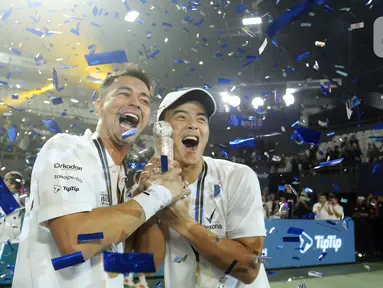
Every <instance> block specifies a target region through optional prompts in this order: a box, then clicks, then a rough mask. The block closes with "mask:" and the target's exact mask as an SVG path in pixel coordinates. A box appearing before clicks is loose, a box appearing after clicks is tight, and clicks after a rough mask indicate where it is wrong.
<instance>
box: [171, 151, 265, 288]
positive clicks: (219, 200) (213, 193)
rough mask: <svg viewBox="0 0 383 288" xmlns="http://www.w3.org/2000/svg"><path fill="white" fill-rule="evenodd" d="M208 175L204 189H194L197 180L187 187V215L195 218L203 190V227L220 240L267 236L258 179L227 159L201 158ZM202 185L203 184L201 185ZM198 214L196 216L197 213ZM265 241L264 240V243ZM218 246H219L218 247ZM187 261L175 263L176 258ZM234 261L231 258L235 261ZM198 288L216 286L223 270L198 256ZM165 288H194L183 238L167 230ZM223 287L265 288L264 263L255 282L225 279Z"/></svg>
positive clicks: (192, 260) (193, 270)
mask: <svg viewBox="0 0 383 288" xmlns="http://www.w3.org/2000/svg"><path fill="white" fill-rule="evenodd" d="M204 160H205V162H206V164H207V173H206V178H205V181H204V185H203V189H197V181H196V182H195V183H192V184H190V185H189V189H190V190H191V195H190V208H189V213H190V215H191V216H192V217H194V218H195V217H196V213H195V212H196V209H195V207H196V204H195V200H196V197H197V190H198V193H201V190H203V198H202V199H203V212H202V225H204V226H205V227H206V228H207V229H209V230H210V231H211V232H213V233H215V234H217V235H218V236H219V238H221V239H237V238H242V237H254V236H266V230H265V222H264V217H263V207H262V199H261V190H260V187H259V181H258V178H257V176H256V174H255V172H254V171H253V170H251V168H249V167H248V166H245V165H242V164H236V163H233V162H229V161H226V160H218V159H212V158H210V157H204ZM201 185H202V184H201ZM197 214H198V213H197ZM266 241H267V240H266ZM217 245H219V244H217ZM185 255H187V257H186V260H185V261H184V262H181V263H176V262H174V261H173V260H174V259H175V258H176V257H180V258H184V257H185ZM234 260H235V259H233V261H234ZM200 269H201V281H200V283H201V285H200V287H206V288H212V287H218V283H219V279H220V278H221V277H222V276H224V275H225V274H224V271H222V270H220V269H218V268H216V267H215V266H213V265H212V264H210V263H209V262H208V261H206V260H205V259H203V258H202V256H200ZM165 285H166V287H170V288H178V287H182V288H195V287H197V284H196V257H195V254H194V253H193V250H192V248H191V246H190V244H189V241H187V240H186V239H185V238H182V237H180V235H179V234H178V233H177V232H176V231H174V230H173V229H170V231H169V240H168V241H167V243H166V258H165ZM224 287H225V288H234V287H235V288H245V287H247V288H250V287H251V288H268V287H270V286H269V282H268V279H267V275H266V272H265V268H264V266H263V264H262V265H261V268H260V270H259V274H258V277H257V279H256V280H255V281H254V282H253V283H252V284H250V285H245V284H243V283H242V282H240V281H239V280H237V279H235V278H233V277H231V276H227V281H226V283H225V285H224Z"/></svg>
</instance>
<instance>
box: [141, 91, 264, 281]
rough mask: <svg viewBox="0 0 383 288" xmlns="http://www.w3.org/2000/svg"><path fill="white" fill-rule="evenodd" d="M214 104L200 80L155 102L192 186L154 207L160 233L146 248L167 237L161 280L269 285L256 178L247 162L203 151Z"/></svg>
mask: <svg viewBox="0 0 383 288" xmlns="http://www.w3.org/2000/svg"><path fill="white" fill-rule="evenodd" d="M215 112H216V103H215V100H214V98H213V97H212V95H211V94H210V93H208V92H207V91H205V90H203V89H199V88H193V89H187V90H182V91H177V92H172V93H169V94H168V95H166V96H165V98H164V99H163V101H162V103H161V104H160V107H159V110H158V113H157V120H158V121H160V120H165V121H167V122H169V123H170V124H171V126H172V128H173V141H174V160H175V161H177V162H178V164H179V167H181V168H182V170H183V172H182V173H181V176H182V177H183V180H184V181H186V182H187V184H189V185H188V188H189V189H190V190H191V194H190V197H187V198H184V199H181V200H178V201H177V202H176V203H175V204H173V205H172V206H170V207H169V208H167V209H165V210H164V211H163V212H161V213H157V215H158V216H159V219H160V225H161V228H162V233H163V234H162V235H161V231H160V230H159V229H157V230H156V231H155V232H157V235H154V234H150V238H151V239H156V240H155V243H153V244H152V247H151V248H149V249H147V250H148V251H151V252H156V255H160V254H161V252H159V250H161V249H165V245H164V244H165V243H164V242H165V241H166V251H162V252H163V254H166V256H165V285H166V287H171V288H173V287H183V288H194V287H209V288H210V287H219V286H220V285H223V284H224V287H225V288H229V287H236V288H243V287H252V288H255V287H257V288H258V287H259V288H268V287H269V283H268V279H267V276H266V272H265V269H264V265H263V264H262V262H263V261H262V260H263V259H262V258H261V254H262V247H263V241H264V236H265V235H266V233H265V224H264V218H263V207H262V199H261V191H260V186H259V181H258V178H257V176H256V174H255V173H254V171H253V170H251V169H250V168H249V167H248V166H245V165H242V164H237V163H232V162H229V161H226V160H219V159H212V158H210V157H205V156H203V152H204V150H205V147H206V145H207V143H208V139H209V120H210V118H211V117H212V116H213V115H214V113H215ZM159 231H160V232H159ZM146 236H147V237H148V239H149V232H148V234H147V235H146ZM143 237H145V236H143Z"/></svg>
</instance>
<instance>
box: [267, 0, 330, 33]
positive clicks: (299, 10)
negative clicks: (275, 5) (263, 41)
mask: <svg viewBox="0 0 383 288" xmlns="http://www.w3.org/2000/svg"><path fill="white" fill-rule="evenodd" d="M318 4H323V0H303V1H301V3H300V4H299V5H297V6H295V7H292V8H291V9H289V10H287V11H286V12H284V13H282V14H281V15H280V16H279V17H278V19H276V20H275V21H274V22H272V23H271V24H270V25H269V26H268V27H267V29H266V34H267V36H269V37H270V38H274V36H275V35H276V34H277V33H279V32H280V31H281V30H282V29H283V28H284V27H285V26H287V25H288V24H290V23H291V22H293V21H295V20H297V19H298V18H299V16H301V15H302V14H303V13H305V12H306V11H307V10H309V9H310V8H311V7H312V6H314V5H318Z"/></svg>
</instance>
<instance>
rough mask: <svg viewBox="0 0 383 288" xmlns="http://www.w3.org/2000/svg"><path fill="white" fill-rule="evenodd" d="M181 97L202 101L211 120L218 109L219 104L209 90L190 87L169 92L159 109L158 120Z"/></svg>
mask: <svg viewBox="0 0 383 288" xmlns="http://www.w3.org/2000/svg"><path fill="white" fill-rule="evenodd" d="M181 98H187V99H188V100H189V99H190V101H198V102H199V103H201V104H202V106H203V107H204V108H205V109H206V113H207V116H208V118H209V120H210V117H211V116H213V115H214V114H215V112H216V110H217V104H216V103H215V100H214V98H213V96H212V95H211V94H210V93H209V92H207V91H206V90H205V89H202V88H190V89H185V90H180V91H175V92H171V93H169V94H167V95H166V96H165V97H164V99H163V100H162V102H161V104H160V107H159V108H158V110H157V121H160V118H161V116H163V114H164V112H165V111H166V110H167V109H168V108H169V107H170V106H171V105H172V104H174V103H175V102H176V101H178V100H180V99H181Z"/></svg>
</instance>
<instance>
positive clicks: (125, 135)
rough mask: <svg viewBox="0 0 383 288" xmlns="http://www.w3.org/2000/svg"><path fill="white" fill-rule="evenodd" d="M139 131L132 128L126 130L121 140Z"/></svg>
mask: <svg viewBox="0 0 383 288" xmlns="http://www.w3.org/2000/svg"><path fill="white" fill-rule="evenodd" d="M136 133H137V129H130V130H128V131H126V132H124V133H123V134H122V136H121V140H125V139H126V138H128V137H131V136H133V135H135V134H136Z"/></svg>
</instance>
